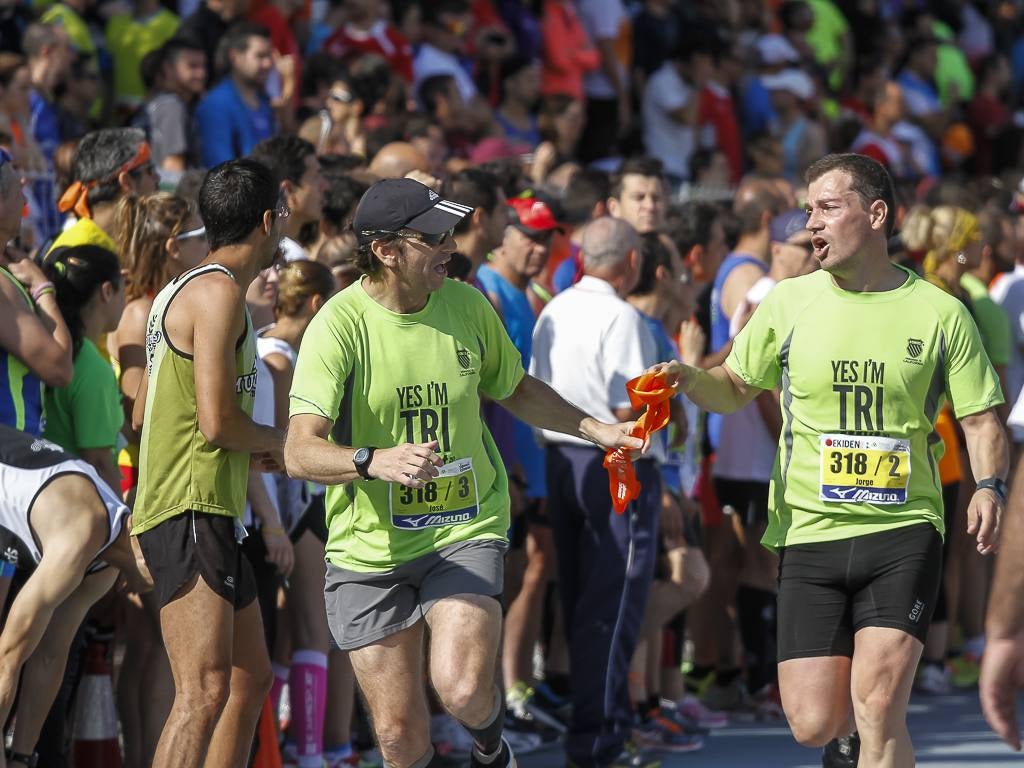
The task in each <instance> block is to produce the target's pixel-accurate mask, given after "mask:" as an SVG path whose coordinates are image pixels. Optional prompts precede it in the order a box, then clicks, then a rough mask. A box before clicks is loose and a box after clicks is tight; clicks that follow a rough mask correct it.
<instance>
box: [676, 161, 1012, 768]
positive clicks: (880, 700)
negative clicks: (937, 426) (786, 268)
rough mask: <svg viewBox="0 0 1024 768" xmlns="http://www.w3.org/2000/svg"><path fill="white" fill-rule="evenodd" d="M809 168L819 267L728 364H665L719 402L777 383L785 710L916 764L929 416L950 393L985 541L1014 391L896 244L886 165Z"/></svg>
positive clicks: (929, 563)
mask: <svg viewBox="0 0 1024 768" xmlns="http://www.w3.org/2000/svg"><path fill="white" fill-rule="evenodd" d="M807 181H808V184H809V188H808V195H807V198H808V202H807V211H808V215H809V218H808V222H807V228H808V229H809V230H810V231H811V233H812V240H811V242H812V245H813V246H814V254H815V256H816V257H817V258H818V260H819V262H820V263H821V267H822V271H820V272H817V273H814V274H811V275H808V276H806V277H800V278H794V279H792V280H785V281H783V282H781V283H779V285H778V286H776V288H775V290H773V291H772V293H771V294H769V296H768V298H767V299H766V300H765V301H764V302H763V303H762V304H761V305H760V307H759V308H758V309H757V311H756V312H755V313H754V315H753V317H752V318H751V319H750V322H749V323H748V324H747V326H746V327H745V328H744V329H743V331H742V332H741V333H740V334H739V336H737V337H736V340H735V343H734V346H733V349H732V352H731V354H730V355H729V358H728V359H727V360H726V362H725V364H724V365H722V366H719V367H717V368H713V369H711V370H710V371H701V370H698V369H695V368H691V367H689V366H685V365H683V364H681V363H678V362H671V363H667V364H664V365H662V366H659V369H660V370H663V371H664V372H666V373H667V374H668V376H669V378H670V380H674V381H676V382H677V386H678V387H679V388H680V389H681V390H682V391H684V392H685V393H687V394H688V395H689V397H690V398H691V399H692V400H693V401H694V402H695V403H697V404H698V405H699V406H701V407H702V408H706V409H707V410H711V411H717V412H726V413H727V412H731V411H734V410H736V409H738V408H739V407H742V406H743V405H745V404H746V403H748V402H750V401H751V400H752V399H753V398H754V397H755V396H756V395H757V394H758V393H759V392H760V391H762V390H765V389H772V388H774V387H775V386H781V389H782V416H783V431H782V435H781V437H780V440H779V451H778V455H777V457H776V462H775V469H774V472H773V479H772V485H771V490H770V492H769V500H768V501H769V510H770V521H769V526H768V530H767V532H766V534H765V537H764V540H763V543H764V544H765V546H767V547H769V548H771V549H777V550H778V551H779V555H780V587H779V620H778V626H779V634H778V647H779V660H780V664H779V688H780V691H781V694H782V703H783V707H784V709H785V711H786V717H787V718H788V720H789V724H790V727H791V728H792V731H793V735H794V736H795V737H796V739H797V740H798V741H800V742H801V743H802V744H805V745H807V746H826V745H827V746H826V751H825V757H824V761H823V764H824V765H826V766H834V765H855V764H856V762H855V760H856V751H857V749H858V748H859V749H860V751H861V752H862V753H863V754H864V755H865V762H866V763H867V764H870V765H872V766H883V767H888V766H907V765H913V764H914V756H913V747H912V745H911V742H910V735H909V733H908V732H907V727H906V711H907V703H908V700H909V696H910V689H911V684H912V682H913V679H914V672H915V670H916V668H917V662H918V659H919V658H920V656H921V650H922V648H923V639H924V636H925V633H926V632H927V628H928V623H929V621H930V618H931V612H932V608H933V603H934V601H935V596H936V592H937V589H938V578H939V575H940V574H941V543H942V542H941V535H942V533H943V530H942V528H943V524H942V499H941V494H940V487H939V476H938V470H937V466H936V463H937V456H936V448H935V446H936V445H937V443H938V438H937V436H936V435H935V433H934V430H933V423H934V419H935V416H936V414H937V413H938V409H939V408H940V407H941V405H942V403H943V402H945V400H946V399H947V398H948V399H949V401H950V403H951V405H952V408H953V412H954V413H955V415H956V417H957V418H958V419H959V420H960V424H961V426H962V428H963V431H964V434H965V435H966V442H967V447H968V452H969V453H970V457H971V464H972V469H973V470H974V476H975V477H976V478H978V490H977V491H976V492H975V494H974V497H973V498H972V500H971V504H970V507H969V509H968V532H969V533H970V534H971V535H972V536H976V538H977V544H978V551H979V552H981V553H982V554H988V553H991V552H993V551H994V550H995V547H996V545H997V542H998V535H999V518H1000V514H1001V512H1002V509H1003V506H1004V503H1005V493H1006V486H1005V478H1006V473H1007V466H1008V456H1007V443H1006V437H1005V434H1004V432H1003V428H1002V426H1001V423H1000V420H999V419H998V417H997V416H996V411H995V409H996V407H997V406H998V405H999V404H1000V403H1002V400H1003V398H1002V393H1001V391H1000V387H999V381H998V379H997V377H996V375H995V372H994V371H993V370H992V366H991V365H990V363H989V362H988V358H987V356H986V355H985V352H984V349H983V348H982V345H981V340H980V338H979V335H978V330H977V327H976V326H975V325H974V322H973V320H972V319H971V317H970V314H969V313H968V312H967V310H966V308H964V306H963V305H962V304H961V303H960V302H959V301H957V300H956V299H954V298H952V297H950V296H949V295H948V294H946V293H945V292H943V291H941V290H940V289H938V288H936V287H935V286H933V285H931V284H929V283H927V282H925V281H924V280H921V279H919V278H917V277H916V276H915V275H914V274H912V273H910V272H909V271H907V270H904V269H902V268H900V267H897V266H894V265H893V264H892V263H891V262H890V261H889V258H888V252H887V240H888V237H889V236H890V235H891V233H892V228H893V224H892V217H893V215H894V212H895V210H896V207H895V203H894V195H893V187H892V180H891V179H890V178H889V175H888V173H887V172H886V171H885V169H884V168H883V167H882V166H881V165H880V164H878V163H877V162H875V161H874V160H871V159H870V158H866V157H863V156H860V155H828V156H826V157H825V158H823V159H821V160H819V161H818V162H817V163H815V164H814V165H812V166H811V167H810V168H809V169H808V171H807ZM851 698H852V703H853V708H852V713H851V707H850V703H851ZM851 715H852V716H853V718H854V722H853V723H851V719H850V718H851ZM854 725H855V727H856V728H857V730H858V732H859V739H858V738H857V737H852V738H851V730H853V726H854ZM838 739H842V740H843V742H839V741H838ZM830 742H831V743H830ZM851 748H852V751H853V753H854V755H853V757H854V762H849V759H850V758H849V754H850V751H849V750H850V749H851ZM844 753H845V754H844ZM843 760H846V762H843Z"/></svg>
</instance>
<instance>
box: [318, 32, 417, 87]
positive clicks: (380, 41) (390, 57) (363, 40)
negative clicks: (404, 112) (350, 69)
mask: <svg viewBox="0 0 1024 768" xmlns="http://www.w3.org/2000/svg"><path fill="white" fill-rule="evenodd" d="M323 49H324V51H326V52H327V53H329V54H331V55H332V56H337V57H339V58H342V59H352V58H357V57H359V56H361V55H363V54H364V53H373V54H376V55H377V56H380V57H381V58H382V59H384V60H385V61H387V63H388V64H390V65H391V69H392V71H394V72H395V73H397V74H398V76H399V77H401V78H402V79H403V80H405V82H407V83H411V82H412V48H411V47H410V46H409V41H408V40H406V39H405V37H404V36H403V35H402V33H401V32H399V31H398V30H397V29H395V28H394V27H392V26H391V25H390V24H387V23H386V22H384V21H376V22H374V24H373V26H372V27H370V28H369V29H366V30H363V29H356V28H355V27H353V26H352V25H350V24H342V25H341V26H340V27H338V30H337V31H336V32H335V33H334V34H333V35H331V36H330V37H329V38H327V40H326V41H325V42H324V47H323Z"/></svg>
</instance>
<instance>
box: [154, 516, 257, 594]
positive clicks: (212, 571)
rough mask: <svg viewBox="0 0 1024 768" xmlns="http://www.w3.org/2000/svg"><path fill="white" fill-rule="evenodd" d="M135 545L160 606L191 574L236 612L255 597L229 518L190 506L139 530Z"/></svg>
mask: <svg viewBox="0 0 1024 768" xmlns="http://www.w3.org/2000/svg"><path fill="white" fill-rule="evenodd" d="M139 546H140V547H142V554H143V555H144V556H145V558H146V565H148V566H149V572H150V573H151V574H152V575H153V596H154V597H155V598H156V600H157V605H158V606H159V607H160V608H163V607H164V606H165V605H167V604H168V603H170V602H171V601H172V600H174V598H175V597H177V596H178V592H180V591H181V589H182V587H184V586H185V585H186V584H188V583H189V582H190V581H192V579H193V578H195V576H196V574H199V575H200V576H201V577H202V578H203V581H205V582H206V584H207V586H208V587H209V588H210V589H212V590H213V591H214V592H215V593H216V594H218V595H220V596H221V597H223V598H224V599H225V600H227V601H228V602H229V603H231V604H232V605H233V606H234V608H235V610H236V611H238V610H241V609H242V608H245V607H246V606H247V605H249V603H251V602H252V601H253V600H255V599H256V577H255V576H254V575H253V572H252V566H251V565H250V564H249V560H248V558H246V557H245V555H244V554H243V553H242V545H241V544H240V543H239V542H238V532H237V526H236V520H235V518H233V517H227V516H226V515H211V514H207V513H205V512H194V511H192V510H189V511H187V512H185V513H184V514H181V515H176V516H175V517H172V518H170V519H169V520H164V521H163V522H162V523H160V524H159V525H157V526H155V527H153V528H150V529H149V530H148V531H145V532H144V533H140V534H139Z"/></svg>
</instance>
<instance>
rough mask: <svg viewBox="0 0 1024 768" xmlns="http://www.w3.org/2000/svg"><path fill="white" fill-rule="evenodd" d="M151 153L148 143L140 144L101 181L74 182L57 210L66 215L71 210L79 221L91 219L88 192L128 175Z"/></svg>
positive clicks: (147, 159) (148, 159)
mask: <svg viewBox="0 0 1024 768" xmlns="http://www.w3.org/2000/svg"><path fill="white" fill-rule="evenodd" d="M150 157H151V153H150V149H149V143H148V142H145V141H144V142H142V143H141V144H140V145H139V151H138V152H136V153H135V156H134V157H133V158H132V159H131V160H129V161H128V162H126V163H124V164H123V165H122V166H121V167H120V168H118V169H117V170H116V171H114V172H113V173H112V174H110V175H109V176H107V177H106V178H103V179H93V180H92V181H86V182H81V181H76V182H75V183H74V184H72V185H71V186H70V187H68V188H67V190H65V192H64V194H63V195H61V197H60V201H59V202H58V203H57V210H59V211H60V212H61V213H67V212H68V211H71V210H73V211H74V212H75V215H76V216H77V217H78V218H80V219H91V218H92V211H90V210H89V190H90V189H92V188H94V187H95V186H96V185H97V184H106V183H107V182H109V181H113V180H114V179H116V178H117V177H118V176H120V175H121V174H122V173H130V172H131V171H134V170H135V169H136V168H139V167H141V166H143V165H145V164H146V163H148V162H149V161H150Z"/></svg>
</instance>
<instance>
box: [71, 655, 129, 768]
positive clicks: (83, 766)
mask: <svg viewBox="0 0 1024 768" xmlns="http://www.w3.org/2000/svg"><path fill="white" fill-rule="evenodd" d="M109 648H110V644H109V642H106V641H103V640H97V639H96V638H93V639H92V640H90V641H89V647H88V649H87V650H86V656H85V674H84V675H82V680H81V682H80V683H79V686H78V698H77V699H76V700H75V734H74V753H73V756H72V759H73V761H74V763H73V764H74V767H75V768H121V749H120V747H119V746H118V742H117V711H116V709H115V707H114V685H113V682H112V680H111V677H110V662H109V661H108V660H107V651H108V650H109Z"/></svg>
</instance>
